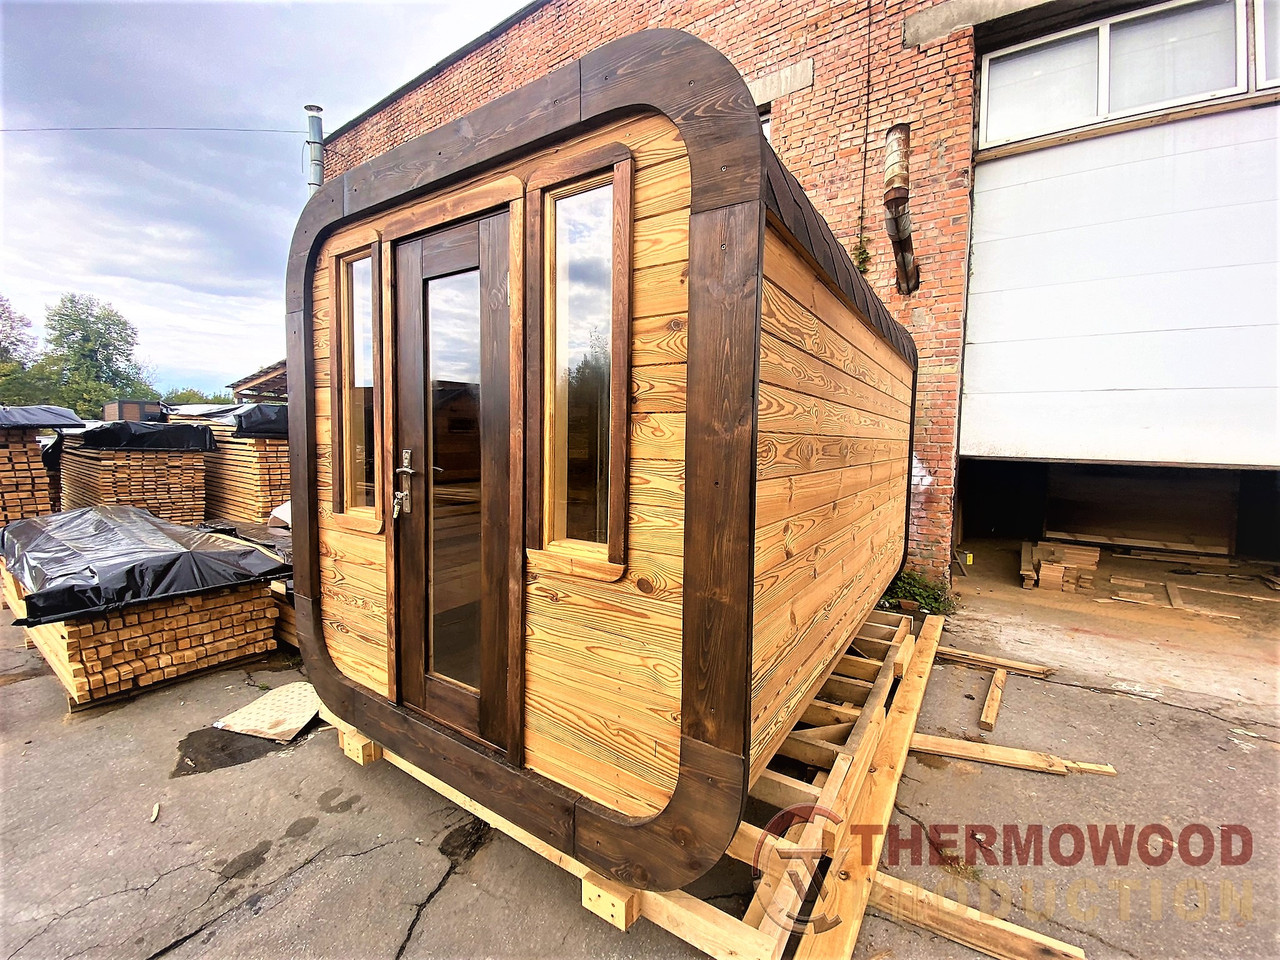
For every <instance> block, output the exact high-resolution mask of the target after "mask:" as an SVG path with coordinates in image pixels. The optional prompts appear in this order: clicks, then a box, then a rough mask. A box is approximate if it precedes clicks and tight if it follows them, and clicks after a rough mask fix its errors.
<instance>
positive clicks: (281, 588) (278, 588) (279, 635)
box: [271, 580, 298, 650]
mask: <svg viewBox="0 0 1280 960" xmlns="http://www.w3.org/2000/svg"><path fill="white" fill-rule="evenodd" d="M292 584H293V581H292V580H290V581H287V582H286V581H284V580H273V581H272V582H271V598H272V600H274V601H275V605H276V646H280V645H281V644H284V645H286V646H290V647H293V648H294V649H295V650H296V649H297V648H298V618H297V614H296V613H294V609H293V589H292Z"/></svg>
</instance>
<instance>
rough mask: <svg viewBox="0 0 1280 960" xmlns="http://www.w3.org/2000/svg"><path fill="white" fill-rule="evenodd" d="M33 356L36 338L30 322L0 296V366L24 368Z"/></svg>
mask: <svg viewBox="0 0 1280 960" xmlns="http://www.w3.org/2000/svg"><path fill="white" fill-rule="evenodd" d="M35 356H36V338H35V337H34V336H32V333H31V321H30V320H28V319H27V318H26V317H24V316H23V315H22V314H20V313H18V311H17V310H15V309H13V304H11V303H10V302H9V298H8V297H6V296H4V295H2V294H0V364H4V365H7V364H17V365H18V366H19V367H21V368H26V367H28V366H30V365H31V362H32V361H33V360H34V359H35ZM0 375H2V374H0Z"/></svg>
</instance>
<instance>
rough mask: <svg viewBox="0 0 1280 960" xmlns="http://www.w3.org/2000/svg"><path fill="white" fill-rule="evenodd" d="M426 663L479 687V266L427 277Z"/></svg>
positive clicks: (431, 668) (432, 668)
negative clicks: (428, 544)
mask: <svg viewBox="0 0 1280 960" xmlns="http://www.w3.org/2000/svg"><path fill="white" fill-rule="evenodd" d="M427 332H428V335H429V337H430V346H429V347H428V355H429V358H430V363H431V424H430V430H431V456H430V468H431V470H430V476H431V570H432V574H431V664H430V670H431V672H432V673H439V674H443V675H444V676H446V677H449V678H451V679H453V680H457V681H459V682H460V683H465V684H467V685H468V686H471V687H477V688H478V687H479V686H480V603H481V577H480V562H481V550H480V547H481V539H480V490H481V485H482V483H483V480H482V477H481V466H482V458H481V450H482V448H481V445H480V402H481V385H480V271H479V270H468V271H467V272H465V273H459V274H455V275H454V276H451V277H441V278H438V279H434V280H429V281H427Z"/></svg>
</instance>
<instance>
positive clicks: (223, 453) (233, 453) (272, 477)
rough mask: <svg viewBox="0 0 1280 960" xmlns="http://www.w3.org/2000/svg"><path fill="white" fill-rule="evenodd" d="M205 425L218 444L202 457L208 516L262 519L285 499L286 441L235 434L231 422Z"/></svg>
mask: <svg viewBox="0 0 1280 960" xmlns="http://www.w3.org/2000/svg"><path fill="white" fill-rule="evenodd" d="M207 425H208V427H209V429H210V430H212V431H213V435H214V439H215V440H216V441H217V444H218V449H217V450H215V451H214V452H213V453H210V454H208V455H207V459H206V460H205V499H206V513H207V515H208V517H209V518H210V519H213V520H231V521H239V522H242V523H266V522H267V521H268V520H269V519H270V517H271V511H272V510H274V509H275V508H276V507H278V506H280V504H282V503H284V502H285V501H286V500H288V499H289V441H288V440H280V439H275V438H264V437H237V436H235V435H234V434H235V432H236V428H235V427H233V426H232V425H231V424H224V423H217V422H209V423H208V424H207Z"/></svg>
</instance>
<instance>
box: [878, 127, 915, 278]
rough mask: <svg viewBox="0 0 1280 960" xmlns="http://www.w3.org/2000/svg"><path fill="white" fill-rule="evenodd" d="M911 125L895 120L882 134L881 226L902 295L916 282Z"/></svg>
mask: <svg viewBox="0 0 1280 960" xmlns="http://www.w3.org/2000/svg"><path fill="white" fill-rule="evenodd" d="M910 199H911V125H910V124H907V123H895V124H894V125H893V126H892V127H890V128H889V133H888V136H887V137H886V138H885V157H884V226H885V230H886V232H887V233H888V234H889V243H890V244H891V245H892V247H893V262H894V264H895V265H896V267H897V273H898V293H900V294H902V295H903V296H906V295H908V294H910V293H912V292H913V291H915V290H916V289H918V288H919V286H920V268H919V267H918V266H917V265H916V254H915V248H914V247H913V245H912V242H911V210H910V207H909V201H910Z"/></svg>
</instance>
